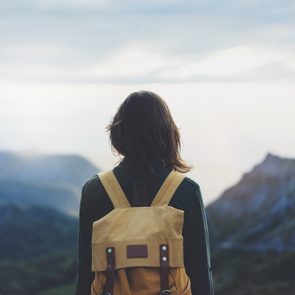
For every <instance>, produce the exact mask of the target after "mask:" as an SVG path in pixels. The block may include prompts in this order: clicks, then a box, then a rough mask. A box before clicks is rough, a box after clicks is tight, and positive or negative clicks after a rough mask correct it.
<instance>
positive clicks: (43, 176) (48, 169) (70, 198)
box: [0, 151, 100, 214]
mask: <svg viewBox="0 0 295 295" xmlns="http://www.w3.org/2000/svg"><path fill="white" fill-rule="evenodd" d="M99 171H100V170H99V168H97V167H95V166H94V165H93V164H92V163H90V162H89V161H88V160H86V159H85V158H83V157H81V156H78V155H32V156H24V155H21V154H15V153H11V152H4V151H2V152H0V204H17V205H18V206H24V207H25V206H31V205H47V206H53V207H55V208H57V209H60V210H64V211H65V212H68V213H73V214H77V212H78V208H79V200H80V194H81V189H82V186H83V184H84V183H85V181H86V180H87V179H88V178H89V177H91V176H93V175H94V174H96V173H97V172H99Z"/></svg>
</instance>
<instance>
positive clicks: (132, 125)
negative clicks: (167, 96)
mask: <svg viewBox="0 0 295 295" xmlns="http://www.w3.org/2000/svg"><path fill="white" fill-rule="evenodd" d="M107 131H110V141H111V144H112V147H113V148H115V150H116V151H117V152H118V153H119V154H121V155H123V156H125V157H127V158H129V159H132V160H134V163H136V166H137V167H138V169H139V171H142V172H153V170H152V167H151V166H150V164H149V163H150V161H151V160H153V159H158V160H160V161H161V162H162V163H163V165H165V166H166V167H170V168H174V169H176V170H178V171H180V172H188V171H189V170H191V169H192V166H189V165H188V164H186V163H185V162H184V161H183V160H182V159H181V157H180V149H181V142H180V134H179V130H178V127H177V126H176V124H175V122H174V120H173V118H172V116H171V113H170V110H169V108H168V106H167V104H166V103H165V101H164V100H163V99H162V98H161V97H160V96H159V95H157V94H156V93H154V92H151V91H147V90H141V91H136V92H133V93H131V94H130V95H129V96H128V97H127V98H126V99H125V100H124V101H123V103H122V104H121V105H120V107H119V109H118V111H117V113H116V114H115V116H114V118H113V120H112V122H111V123H110V124H109V125H108V126H107Z"/></svg>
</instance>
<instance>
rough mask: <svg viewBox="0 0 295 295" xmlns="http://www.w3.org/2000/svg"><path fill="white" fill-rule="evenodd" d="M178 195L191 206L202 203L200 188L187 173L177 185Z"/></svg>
mask: <svg viewBox="0 0 295 295" xmlns="http://www.w3.org/2000/svg"><path fill="white" fill-rule="evenodd" d="M178 195H179V198H181V199H182V200H183V201H184V202H186V203H188V204H190V206H192V207H195V206H202V205H203V198H202V193H201V188H200V185H199V183H198V181H196V180H193V179H192V178H190V177H189V176H187V175H186V176H185V177H184V179H183V181H182V183H181V184H180V186H179V189H178ZM175 197H176V196H175ZM191 209H192V208H191Z"/></svg>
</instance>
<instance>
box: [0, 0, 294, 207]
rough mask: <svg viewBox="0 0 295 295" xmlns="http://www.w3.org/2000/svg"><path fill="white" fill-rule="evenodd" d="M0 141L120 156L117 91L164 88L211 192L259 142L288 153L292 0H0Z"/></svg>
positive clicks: (103, 162)
mask: <svg viewBox="0 0 295 295" xmlns="http://www.w3.org/2000/svg"><path fill="white" fill-rule="evenodd" d="M0 4H1V10H0V37H1V38H0V148H1V149H6V150H15V151H22V152H36V151H37V152H49V153H52V152H53V153H79V154H82V155H84V156H86V157H88V158H89V159H91V160H92V161H94V162H95V163H96V164H98V165H99V166H100V167H102V168H103V169H104V168H105V169H107V168H110V167H112V165H113V164H114V163H115V162H116V160H117V158H115V157H114V156H113V155H112V153H111V151H110V146H109V142H108V137H107V134H106V132H105V125H106V124H107V123H108V122H109V121H110V120H111V118H112V116H113V115H114V113H115V111H116V109H117V108H118V106H119V105H120V103H121V102H122V101H123V99H124V98H125V97H126V96H127V95H128V94H129V93H130V92H133V91H136V90H140V89H149V90H152V91H155V92H157V93H158V94H160V95H161V96H162V97H163V98H164V99H165V100H166V102H167V103H168V105H169V106H170V108H171V111H172V114H173V116H174V117H175V121H176V123H177V125H178V126H179V127H180V131H181V134H182V142H183V150H182V151H183V157H184V158H185V159H187V160H188V161H189V162H191V163H192V164H193V165H194V166H195V169H194V171H193V172H192V173H190V174H189V176H191V177H192V178H193V179H194V180H196V181H197V182H198V183H199V184H200V186H201V189H202V191H203V197H204V200H205V202H206V203H208V202H210V201H212V200H213V199H214V198H216V197H218V195H219V194H220V193H221V192H222V191H223V190H224V189H225V188H227V187H228V186H230V185H232V184H234V183H235V182H236V181H237V180H238V179H239V178H240V177H241V175H242V174H243V173H244V172H246V171H248V170H249V169H251V168H252V166H253V165H255V164H257V163H258V162H260V161H261V160H263V158H264V156H265V154H266V153H267V152H272V153H274V154H277V155H280V156H282V157H295V136H294V134H295V120H294V113H295V84H294V81H295V54H294V52H295V34H294V32H295V18H294V15H295V2H294V1H293V0H292V1H289V0H283V1H282V0H280V1H279V0H267V1H266V0H260V1H252V0H249V1H240V0H224V1H213V0H211V1H198V0H194V1H192V0H191V1H184V0H182V1H180V0H179V1H178V0H169V1H168V0H157V1H156V0H150V1H131V0H121V1H116V0H113V1H111V0H110V1H108V0H103V1H99V0H96V1H92V0H83V1H82V0H71V1H70V0H59V1H57V0H47V1H45V0H44V1H37V0H27V1H22V0H0Z"/></svg>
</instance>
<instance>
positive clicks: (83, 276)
mask: <svg viewBox="0 0 295 295" xmlns="http://www.w3.org/2000/svg"><path fill="white" fill-rule="evenodd" d="M88 184H89V181H87V182H86V183H85V184H84V186H83V188H82V192H81V200H80V210H79V229H78V265H77V280H76V292H75V295H90V294H91V284H92V281H93V280H94V273H93V272H92V271H91V237H92V216H91V212H92V210H91V204H90V198H89V197H90V192H89V189H88Z"/></svg>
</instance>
